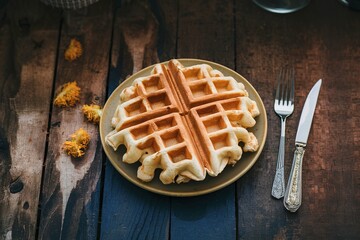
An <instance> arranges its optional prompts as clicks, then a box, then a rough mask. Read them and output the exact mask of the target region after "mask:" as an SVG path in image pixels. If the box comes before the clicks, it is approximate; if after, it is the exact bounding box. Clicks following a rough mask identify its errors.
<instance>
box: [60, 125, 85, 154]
mask: <svg viewBox="0 0 360 240" xmlns="http://www.w3.org/2000/svg"><path fill="white" fill-rule="evenodd" d="M70 138H71V139H70V140H68V141H65V142H64V144H63V149H64V150H65V152H66V153H67V154H68V155H71V156H73V157H76V158H77V157H81V156H83V155H84V154H85V150H86V148H87V145H88V144H89V142H90V136H89V134H88V133H87V132H86V131H85V130H84V129H82V128H80V129H78V130H77V131H76V132H75V133H73V134H71V136H70Z"/></svg>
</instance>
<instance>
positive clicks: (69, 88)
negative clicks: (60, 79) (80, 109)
mask: <svg viewBox="0 0 360 240" xmlns="http://www.w3.org/2000/svg"><path fill="white" fill-rule="evenodd" d="M80 90H81V89H80V88H79V87H78V86H77V84H76V82H75V81H74V82H69V83H65V84H64V85H62V86H61V87H60V92H59V93H58V94H57V96H56V98H55V100H54V104H55V105H56V106H58V107H72V106H74V105H75V104H76V102H78V101H79V100H80Z"/></svg>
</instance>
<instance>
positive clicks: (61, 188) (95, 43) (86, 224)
mask: <svg viewBox="0 0 360 240" xmlns="http://www.w3.org/2000/svg"><path fill="white" fill-rule="evenodd" d="M64 15H65V20H64V23H63V27H62V32H61V38H60V47H59V55H58V65H57V73H56V84H55V85H56V88H58V87H59V86H60V85H62V84H64V83H66V82H70V81H77V83H78V85H79V87H80V88H81V97H80V102H79V103H78V104H77V105H76V106H75V107H73V108H59V107H55V106H53V111H52V114H51V127H50V135H49V147H48V152H47V157H46V166H45V174H44V180H43V189H42V195H41V218H40V225H39V239H60V238H61V239H76V238H79V239H96V238H97V236H98V220H99V209H100V187H101V171H102V160H103V159H102V150H101V144H100V139H99V131H98V126H97V125H95V124H92V123H89V122H87V121H86V120H85V119H84V116H83V114H82V112H81V106H82V104H90V103H92V102H94V103H97V104H99V105H103V104H104V102H105V98H106V96H105V93H106V81H107V75H108V65H109V53H110V47H111V33H112V19H113V4H112V1H110V0H105V1H100V2H98V3H96V4H93V5H91V6H89V7H88V8H85V9H82V10H79V11H69V12H65V14H64ZM68 20H69V21H68ZM74 37H75V38H77V39H78V40H79V41H80V42H81V43H82V45H83V54H82V56H81V57H80V58H79V59H77V60H75V61H73V62H68V61H66V60H65V59H64V51H65V49H66V47H67V46H68V44H69V42H70V39H71V38H74ZM80 127H81V128H84V129H85V130H87V131H88V133H89V134H90V136H91V141H90V144H89V146H88V149H87V151H86V154H85V155H84V156H83V157H81V158H79V159H74V158H72V157H70V156H68V155H67V154H66V153H65V152H64V151H63V150H62V144H63V143H64V141H65V140H67V139H68V138H69V136H70V134H72V133H73V132H75V131H76V130H77V129H79V128H80Z"/></svg>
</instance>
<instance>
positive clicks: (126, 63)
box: [100, 1, 176, 239]
mask: <svg viewBox="0 0 360 240" xmlns="http://www.w3.org/2000/svg"><path fill="white" fill-rule="evenodd" d="M163 2H164V1H163ZM165 4H166V6H167V8H166V9H163V7H164V6H163V5H162V4H161V2H160V3H158V2H156V1H131V2H130V3H125V4H123V5H121V6H120V8H119V9H118V10H117V14H116V18H115V25H114V34H113V36H114V37H113V47H112V54H111V59H112V60H111V69H110V75H109V84H108V92H109V94H111V93H112V91H114V89H115V88H116V87H117V86H118V85H119V83H120V82H122V81H123V80H124V79H126V78H127V76H128V75H130V74H132V73H133V72H136V71H138V70H140V69H141V68H143V67H146V66H148V65H151V64H154V63H156V62H159V56H160V57H161V58H162V60H165V59H164V58H163V56H164V55H165V54H167V55H170V56H173V55H174V52H172V51H171V49H170V48H166V51H162V52H160V54H159V52H158V48H161V49H164V47H163V46H164V45H165V44H168V40H167V37H169V36H170V37H171V38H172V39H174V38H175V36H172V35H171V33H175V32H174V31H173V28H175V27H176V25H174V23H175V22H176V21H174V19H175V18H176V16H171V15H170V16H168V15H166V14H165V11H164V10H168V11H169V12H174V10H173V9H176V2H173V3H169V2H167V3H165ZM154 9H155V10H156V11H155V10H154ZM165 17H166V19H171V20H170V21H166V22H165V21H164V18H165ZM160 30H161V32H162V33H160V34H159V31H160ZM166 30H169V31H167V32H165V31H166ZM159 39H162V40H163V41H162V43H161V44H160V45H159V41H158V40H159ZM173 49H174V48H173ZM166 60H167V59H166ZM102 206H103V208H102V217H101V222H102V225H101V235H100V238H101V239H168V238H169V232H170V229H169V228H170V198H169V197H166V196H161V195H158V194H154V193H150V192H148V191H145V190H143V189H141V188H139V187H137V186H135V185H134V184H132V183H130V182H128V181H127V180H126V179H124V178H123V177H122V176H121V175H120V174H119V173H118V172H117V171H116V169H114V168H113V166H112V165H111V163H110V162H109V161H106V168H105V179H104V198H103V204H102Z"/></svg>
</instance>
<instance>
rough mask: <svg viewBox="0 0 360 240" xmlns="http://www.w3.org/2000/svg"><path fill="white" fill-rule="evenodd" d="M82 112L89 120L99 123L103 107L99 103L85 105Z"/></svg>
mask: <svg viewBox="0 0 360 240" xmlns="http://www.w3.org/2000/svg"><path fill="white" fill-rule="evenodd" d="M82 112H83V113H84V116H85V117H86V118H87V120H88V121H89V122H93V123H99V121H100V117H101V115H102V109H101V107H100V106H99V105H96V104H91V105H87V104H85V105H83V107H82Z"/></svg>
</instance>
